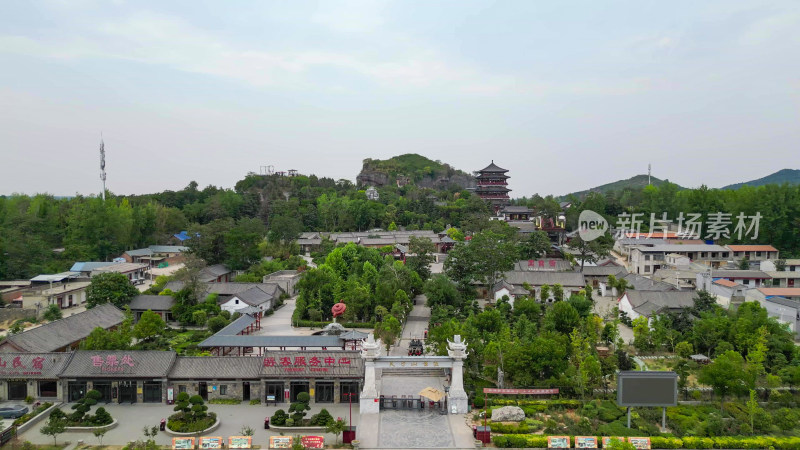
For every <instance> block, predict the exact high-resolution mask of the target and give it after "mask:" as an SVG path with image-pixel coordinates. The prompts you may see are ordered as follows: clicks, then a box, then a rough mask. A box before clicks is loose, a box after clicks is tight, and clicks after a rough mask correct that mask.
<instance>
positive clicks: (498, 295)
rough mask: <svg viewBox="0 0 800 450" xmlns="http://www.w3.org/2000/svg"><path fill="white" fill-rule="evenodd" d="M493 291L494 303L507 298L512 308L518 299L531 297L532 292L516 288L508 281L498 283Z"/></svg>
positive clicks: (520, 287) (519, 287)
mask: <svg viewBox="0 0 800 450" xmlns="http://www.w3.org/2000/svg"><path fill="white" fill-rule="evenodd" d="M492 290H493V291H494V301H498V300H500V299H502V298H503V297H507V298H508V302H509V303H510V304H511V306H514V301H515V300H516V299H518V298H520V297H527V296H529V295H530V292H528V291H527V290H526V289H525V288H523V287H522V286H514V285H513V284H511V283H509V282H508V281H506V280H500V281H498V282H497V283H496V284H495V285H494V289H492Z"/></svg>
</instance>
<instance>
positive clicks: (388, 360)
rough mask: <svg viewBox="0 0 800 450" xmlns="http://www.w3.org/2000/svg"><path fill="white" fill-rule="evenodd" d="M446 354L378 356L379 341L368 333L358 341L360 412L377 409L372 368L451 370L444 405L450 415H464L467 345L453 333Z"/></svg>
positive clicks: (465, 405)
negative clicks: (361, 378)
mask: <svg viewBox="0 0 800 450" xmlns="http://www.w3.org/2000/svg"><path fill="white" fill-rule="evenodd" d="M447 343H448V346H447V353H448V356H381V348H382V346H381V341H380V339H378V340H377V341H376V340H375V337H374V335H372V334H370V335H369V337H368V338H367V341H366V342H364V343H363V344H362V350H361V357H362V358H363V359H364V389H363V390H362V391H361V398H360V412H361V414H378V413H379V412H380V392H378V383H377V379H376V374H375V369H400V370H403V369H419V368H432V369H437V368H439V369H451V374H452V379H451V381H450V391H449V392H448V393H447V404H448V405H449V412H450V414H466V413H467V407H468V404H469V401H468V399H467V393H466V391H464V359H466V357H467V344H466V343H464V342H462V341H461V336H459V335H456V336H454V337H453V341H447Z"/></svg>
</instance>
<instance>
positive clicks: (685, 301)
mask: <svg viewBox="0 0 800 450" xmlns="http://www.w3.org/2000/svg"><path fill="white" fill-rule="evenodd" d="M625 296H627V297H628V302H630V304H631V306H632V307H633V309H634V311H636V312H638V313H639V314H642V315H645V316H649V315H650V314H652V313H654V312H657V311H659V310H661V309H664V308H668V309H680V308H689V307H692V306H694V296H695V293H694V292H691V291H636V290H627V291H625Z"/></svg>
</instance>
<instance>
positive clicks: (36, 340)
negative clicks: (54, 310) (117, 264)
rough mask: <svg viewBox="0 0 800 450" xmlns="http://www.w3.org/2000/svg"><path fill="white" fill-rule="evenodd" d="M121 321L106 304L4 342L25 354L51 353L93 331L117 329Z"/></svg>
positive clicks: (121, 317) (113, 308) (118, 314)
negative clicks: (96, 329)
mask: <svg viewBox="0 0 800 450" xmlns="http://www.w3.org/2000/svg"><path fill="white" fill-rule="evenodd" d="M124 318H125V315H124V313H123V312H122V311H120V310H119V309H118V308H117V307H116V306H114V305H112V304H110V303H106V304H103V305H100V306H98V307H96V308H92V309H87V310H86V311H83V312H80V313H77V314H73V315H71V316H69V317H65V318H63V319H59V320H56V321H53V322H50V323H46V324H44V325H42V326H40V327H36V328H33V329H30V330H27V331H23V332H22V333H19V334H15V335H13V336H8V337H7V338H6V340H5V342H9V343H11V344H13V346H14V347H17V348H19V349H20V350H23V351H27V352H41V353H45V352H52V351H54V350H58V349H59V348H61V347H64V346H66V345H70V344H72V343H73V342H77V341H80V340H82V339H84V338H86V336H88V335H89V333H91V332H92V330H94V329H95V328H97V327H100V328H106V329H107V328H111V327H113V326H116V325H119V324H120V323H122V320H123V319H124Z"/></svg>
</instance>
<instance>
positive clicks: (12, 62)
mask: <svg viewBox="0 0 800 450" xmlns="http://www.w3.org/2000/svg"><path fill="white" fill-rule="evenodd" d="M0 16H1V17H3V18H4V20H2V21H0V167H2V170H0V193H5V194H8V193H12V192H24V193H35V192H49V193H53V194H56V195H72V194H75V193H76V192H77V193H82V194H93V193H98V192H99V191H100V180H99V176H98V171H99V168H98V159H99V157H98V150H97V148H98V145H99V141H100V132H101V131H102V133H103V136H104V139H105V143H106V150H107V153H108V155H107V158H106V159H107V172H108V188H109V189H110V190H112V191H113V192H116V193H120V194H130V193H145V192H154V191H160V190H164V189H173V190H174V189H180V188H182V187H184V186H186V185H187V184H188V183H189V181H191V180H196V181H197V182H198V183H200V185H201V186H205V185H208V184H215V185H219V186H225V187H231V186H233V184H234V183H235V182H236V181H237V180H239V179H241V178H242V177H243V176H244V175H245V174H246V173H247V172H250V171H253V172H258V171H259V167H260V166H264V165H273V166H275V168H276V170H287V169H298V170H299V171H300V172H301V173H314V174H317V175H320V176H322V175H324V176H329V177H334V178H348V179H351V180H354V179H355V176H356V175H357V173H358V172H359V170H360V168H361V161H362V160H363V159H364V158H387V157H391V156H393V155H398V154H402V153H419V154H422V155H425V156H427V157H429V158H431V159H438V160H441V161H443V162H448V163H450V164H452V165H454V166H455V167H457V168H460V169H463V170H467V171H472V170H477V169H480V168H482V167H484V166H485V165H486V164H488V162H489V160H490V159H494V160H495V162H496V163H497V164H498V165H500V166H503V167H505V168H508V169H510V170H511V172H510V173H509V175H511V176H512V179H511V184H512V186H511V187H512V188H513V189H514V192H513V194H514V195H516V196H521V195H531V194H534V193H537V192H538V193H541V194H548V193H552V194H563V193H567V192H571V191H575V190H580V189H585V188H589V187H592V186H595V185H598V184H602V183H606V182H610V181H614V180H617V179H621V178H627V177H630V176H633V175H635V174H639V173H646V170H647V164H648V163H652V164H653V174H654V175H655V176H658V177H661V178H668V179H670V180H672V181H674V182H677V183H679V184H681V185H685V186H697V185H700V184H701V183H705V184H707V185H709V186H713V187H718V186H722V185H726V184H729V183H733V182H737V181H744V180H748V179H753V178H758V177H761V176H764V175H767V174H769V173H772V172H774V171H776V170H779V169H782V168H786V167H790V168H800V156H798V155H799V154H800V148H799V146H798V142H800V75H799V74H800V2H797V1H796V0H789V1H785V2H780V1H763V0H755V1H736V0H720V1H696V0H690V1H667V2H665V1H642V0H635V1H634V0H631V1H597V0H587V1H571V2H553V1H549V2H546V1H530V0H520V1H510V0H509V1H503V2H490V1H468V0H467V1H464V0H458V1H455V0H454V1H429V0H424V1H408V0H403V1H399V0H398V1H377V0H376V1H332V0H331V1H320V2H307V1H295V0H293V1H271V2H252V3H250V4H248V3H246V2H220V1H215V2H204V1H197V0H191V1H169V2H163V1H138V0H137V1H130V2H128V1H111V2H106V1H95V0H49V1H30V2H27V1H26V2H18V1H6V2H2V3H0Z"/></svg>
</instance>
